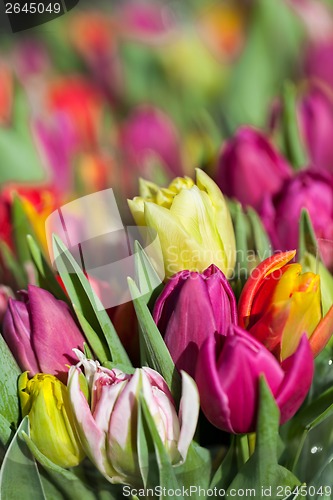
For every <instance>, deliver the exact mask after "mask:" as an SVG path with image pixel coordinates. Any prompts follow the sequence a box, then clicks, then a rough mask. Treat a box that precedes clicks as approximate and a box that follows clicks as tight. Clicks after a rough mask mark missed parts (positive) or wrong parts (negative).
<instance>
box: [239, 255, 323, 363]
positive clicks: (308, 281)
mask: <svg viewBox="0 0 333 500" xmlns="http://www.w3.org/2000/svg"><path fill="white" fill-rule="evenodd" d="M295 253H296V252H295V251H290V252H285V253H279V254H275V255H273V256H272V257H269V258H268V259H266V260H264V261H263V262H262V263H261V264H259V266H258V267H257V268H256V269H254V271H253V273H252V274H251V276H250V277H249V279H248V280H247V282H246V283H245V286H244V288H243V291H242V293H241V296H240V299H239V303H238V319H239V325H240V326H241V327H243V328H246V329H247V330H249V332H250V333H251V335H253V337H255V338H256V339H257V340H258V341H260V342H261V343H262V344H264V345H265V346H266V347H267V349H269V351H271V352H272V353H273V354H274V355H275V356H276V357H277V358H278V359H279V360H282V361H283V360H285V359H286V358H289V357H290V356H291V355H292V354H294V353H295V351H296V350H297V347H298V345H299V342H300V339H301V337H302V335H303V334H304V333H305V334H306V336H307V337H308V339H309V345H310V347H311V349H312V353H313V355H314V356H316V355H318V354H319V352H321V350H322V349H323V348H324V347H325V345H326V344H327V342H328V340H329V339H330V337H331V335H332V333H333V307H331V308H330V310H329V312H328V313H327V315H326V316H325V317H324V318H323V317H322V308H321V293H320V277H319V275H317V274H314V273H312V272H307V273H304V274H301V272H302V267H301V265H300V264H288V262H289V261H290V260H292V259H293V257H294V256H295Z"/></svg>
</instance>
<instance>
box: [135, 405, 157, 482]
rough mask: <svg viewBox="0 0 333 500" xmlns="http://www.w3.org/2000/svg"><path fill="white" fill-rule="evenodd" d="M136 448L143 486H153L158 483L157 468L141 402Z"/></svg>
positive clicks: (152, 442)
mask: <svg viewBox="0 0 333 500" xmlns="http://www.w3.org/2000/svg"><path fill="white" fill-rule="evenodd" d="M137 450H138V462H139V467H140V472H141V477H142V480H143V484H144V487H145V488H153V487H155V486H158V484H159V469H158V465H157V461H156V457H155V453H154V441H153V439H152V436H151V433H150V430H149V427H148V424H147V420H146V419H145V417H144V415H143V410H142V406H141V403H140V401H139V407H138V422H137Z"/></svg>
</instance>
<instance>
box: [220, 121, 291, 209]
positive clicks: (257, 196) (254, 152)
mask: <svg viewBox="0 0 333 500" xmlns="http://www.w3.org/2000/svg"><path fill="white" fill-rule="evenodd" d="M289 177H291V168H290V166H289V165H288V163H287V161H286V160H285V159H284V158H283V157H282V156H281V155H280V154H279V153H278V152H277V151H276V150H275V149H274V147H273V145H272V144H271V143H270V142H269V140H268V139H267V138H266V137H265V136H264V135H263V134H262V133H261V132H259V131H258V130H255V129H253V128H251V127H241V128H240V129H239V130H238V131H237V132H236V134H235V136H234V137H233V138H232V139H230V141H229V142H227V144H226V145H225V147H224V148H223V149H222V152H221V155H220V158H219V165H218V171H217V175H216V182H217V184H218V186H219V187H220V188H221V190H222V191H223V193H224V194H225V195H226V196H229V197H232V198H236V199H237V200H238V201H240V202H241V203H242V205H243V206H247V205H250V206H252V207H254V208H255V209H256V210H258V209H259V208H260V206H261V202H262V199H263V194H266V195H267V194H269V195H272V194H274V193H276V192H278V191H279V189H280V188H281V186H282V184H283V182H284V180H285V179H288V178H289Z"/></svg>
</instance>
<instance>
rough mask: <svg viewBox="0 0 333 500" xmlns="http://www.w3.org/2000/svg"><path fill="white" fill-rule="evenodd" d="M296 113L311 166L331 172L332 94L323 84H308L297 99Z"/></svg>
mask: <svg viewBox="0 0 333 500" xmlns="http://www.w3.org/2000/svg"><path fill="white" fill-rule="evenodd" d="M297 114H298V122H299V127H300V132H301V137H302V138H303V142H304V144H305V146H306V149H307V151H308V154H309V158H310V160H311V163H312V166H311V168H312V169H323V170H327V171H329V172H333V144H332V132H333V98H332V95H331V94H330V93H329V91H328V90H327V89H326V88H325V87H324V86H321V85H319V84H317V85H314V84H312V85H310V86H309V87H308V88H307V91H306V92H304V93H303V95H302V96H301V97H300V99H299V101H298V107H297Z"/></svg>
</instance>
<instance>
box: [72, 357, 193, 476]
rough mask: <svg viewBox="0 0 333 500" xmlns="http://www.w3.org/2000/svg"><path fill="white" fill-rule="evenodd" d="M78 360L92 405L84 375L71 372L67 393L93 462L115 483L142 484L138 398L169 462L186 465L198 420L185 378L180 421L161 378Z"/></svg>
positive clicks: (74, 369) (190, 383) (189, 383)
mask: <svg viewBox="0 0 333 500" xmlns="http://www.w3.org/2000/svg"><path fill="white" fill-rule="evenodd" d="M80 357H81V362H82V364H83V366H84V369H85V376H86V385H87V387H88V392H89V394H90V396H91V398H90V399H89V400H91V405H89V403H88V401H87V399H86V397H85V395H84V394H83V392H82V390H81V387H82V380H80V377H82V372H81V369H80V368H78V367H74V366H73V367H72V368H71V369H70V374H69V384H68V388H69V396H70V400H71V404H72V409H73V412H74V416H75V421H76V426H77V429H78V432H79V435H80V439H81V442H82V445H83V447H84V449H85V451H86V453H87V455H88V456H89V458H90V460H91V461H92V462H93V463H94V464H95V466H96V467H97V468H98V470H99V471H100V472H101V473H102V474H103V475H104V476H105V477H106V478H107V479H108V480H109V481H110V482H111V483H128V484H133V485H141V484H142V478H141V472H140V464H139V459H138V450H137V425H138V408H139V406H138V405H139V398H140V397H143V398H144V400H145V401H146V403H147V406H148V409H149V412H150V414H151V416H152V418H153V420H154V422H155V425H156V428H157V431H158V433H159V436H160V438H161V440H162V442H163V444H164V447H165V450H166V452H167V454H168V456H169V459H170V462H171V463H172V464H174V465H176V464H179V463H181V462H182V461H184V460H185V459H186V455H187V450H188V447H189V445H190V443H191V441H192V438H193V435H194V432H195V428H196V425H197V419H198V414H199V397H198V392H197V388H196V385H195V383H194V381H193V380H192V379H191V378H190V377H189V376H188V375H187V374H186V373H184V372H183V373H182V380H183V390H182V398H181V402H180V410H179V416H178V415H177V413H176V409H175V405H174V402H173V399H172V396H171V394H170V391H169V389H168V387H167V384H166V382H165V380H164V379H163V378H162V377H161V375H160V374H159V373H157V372H155V371H154V370H152V369H150V368H141V369H139V368H138V369H136V370H135V372H134V374H133V375H127V374H125V373H123V372H121V371H120V370H118V369H113V370H109V369H107V368H103V367H101V366H99V364H98V363H97V362H94V361H91V360H86V359H85V358H83V356H80ZM80 383H81V386H80Z"/></svg>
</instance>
